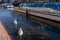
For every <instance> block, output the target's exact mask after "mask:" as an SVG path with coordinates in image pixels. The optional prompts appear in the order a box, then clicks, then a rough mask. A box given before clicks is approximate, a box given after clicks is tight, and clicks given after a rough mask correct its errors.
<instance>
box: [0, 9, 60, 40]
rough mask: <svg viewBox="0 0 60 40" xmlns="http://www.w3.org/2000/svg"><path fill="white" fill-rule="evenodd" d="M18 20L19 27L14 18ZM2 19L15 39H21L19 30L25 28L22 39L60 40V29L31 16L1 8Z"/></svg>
mask: <svg viewBox="0 0 60 40" xmlns="http://www.w3.org/2000/svg"><path fill="white" fill-rule="evenodd" d="M15 19H16V20H17V23H18V24H17V27H16V26H15V25H14V20H15ZM0 21H1V22H2V23H3V25H4V28H5V29H6V30H7V31H8V34H9V35H11V37H12V38H13V39H14V40H19V39H20V37H19V36H18V31H19V29H20V28H22V29H23V32H24V34H23V36H22V38H21V40H60V30H59V29H56V28H53V26H50V25H46V24H43V23H37V22H35V21H34V20H33V19H31V18H28V19H27V18H26V17H25V16H23V15H20V14H17V13H15V12H13V11H12V10H5V9H0Z"/></svg>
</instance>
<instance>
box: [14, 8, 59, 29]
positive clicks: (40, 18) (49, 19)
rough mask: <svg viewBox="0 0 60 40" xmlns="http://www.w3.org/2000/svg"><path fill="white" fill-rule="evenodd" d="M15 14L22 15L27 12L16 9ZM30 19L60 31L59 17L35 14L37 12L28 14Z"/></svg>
mask: <svg viewBox="0 0 60 40" xmlns="http://www.w3.org/2000/svg"><path fill="white" fill-rule="evenodd" d="M14 12H18V13H20V14H23V15H24V14H25V15H26V11H24V10H18V9H14ZM28 15H29V17H31V18H33V19H35V20H36V21H37V22H42V23H45V24H48V25H52V26H54V27H56V28H58V29H60V26H59V25H60V17H58V16H52V15H47V14H42V13H41V14H40V13H35V12H28Z"/></svg>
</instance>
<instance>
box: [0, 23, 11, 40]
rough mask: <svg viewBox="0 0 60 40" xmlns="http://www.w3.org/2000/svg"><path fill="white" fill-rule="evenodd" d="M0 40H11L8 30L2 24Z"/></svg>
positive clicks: (0, 26) (0, 25) (0, 24)
mask: <svg viewBox="0 0 60 40" xmlns="http://www.w3.org/2000/svg"><path fill="white" fill-rule="evenodd" d="M0 40H11V38H10V36H9V34H8V33H7V31H6V29H5V28H4V26H3V25H2V23H1V22H0Z"/></svg>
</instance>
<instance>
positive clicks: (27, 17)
mask: <svg viewBox="0 0 60 40" xmlns="http://www.w3.org/2000/svg"><path fill="white" fill-rule="evenodd" d="M26 18H28V9H27V8H26Z"/></svg>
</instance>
